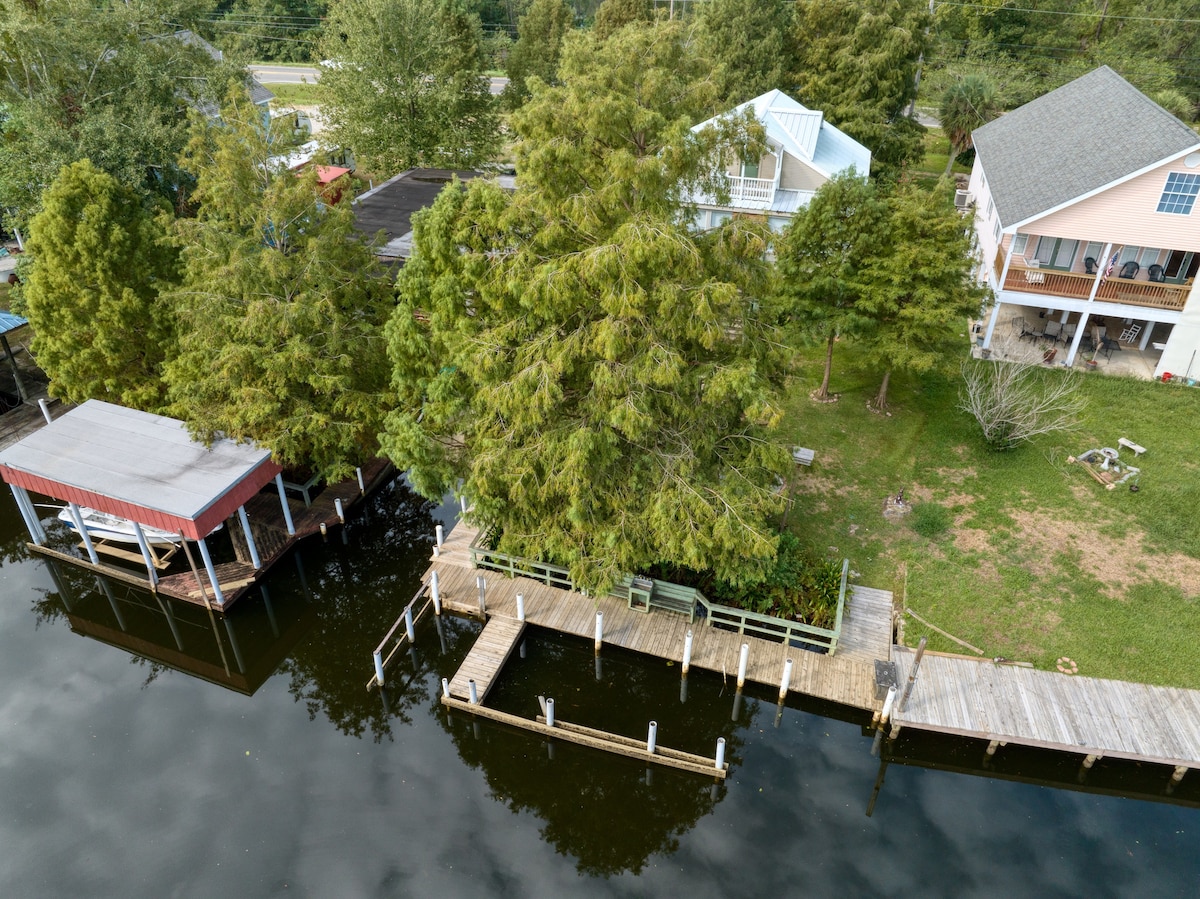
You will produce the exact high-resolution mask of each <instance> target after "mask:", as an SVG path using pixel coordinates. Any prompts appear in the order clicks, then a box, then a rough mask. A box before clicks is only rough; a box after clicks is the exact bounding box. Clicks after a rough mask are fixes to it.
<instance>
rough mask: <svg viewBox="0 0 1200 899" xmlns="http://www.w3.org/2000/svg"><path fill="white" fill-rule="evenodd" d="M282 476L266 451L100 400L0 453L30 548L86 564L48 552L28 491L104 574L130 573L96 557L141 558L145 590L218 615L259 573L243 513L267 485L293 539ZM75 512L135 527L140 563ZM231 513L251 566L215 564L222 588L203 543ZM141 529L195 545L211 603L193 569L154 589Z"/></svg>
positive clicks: (152, 558) (154, 561)
mask: <svg viewBox="0 0 1200 899" xmlns="http://www.w3.org/2000/svg"><path fill="white" fill-rule="evenodd" d="M281 471H282V470H281V468H280V466H279V465H278V464H277V463H275V462H274V461H272V459H271V453H270V451H269V450H266V449H263V448H262V447H259V446H255V445H253V444H248V443H235V442H234V441H232V440H217V441H215V442H214V443H213V444H212V446H205V445H204V444H203V443H201V442H199V441H196V440H194V439H193V438H192V437H191V435H190V434H188V431H187V428H186V426H185V425H184V423H183V422H181V421H178V420H176V419H173V418H166V417H164V416H161V415H152V414H150V413H148V412H140V411H137V410H134V409H126V408H124V407H122V406H116V405H113V404H112V403H105V402H101V401H99V400H88V401H87V402H85V403H83V404H82V405H81V406H78V407H77V408H75V409H72V410H70V411H69V412H66V413H65V414H63V415H62V416H60V417H59V418H57V419H55V420H54V421H52V422H49V423H48V424H47V425H46V426H45V427H43V428H41V429H40V430H38V431H36V432H34V433H33V434H30V435H29V436H27V437H25V438H23V439H22V440H20V441H19V442H17V443H15V444H13V445H12V446H10V447H8V448H7V449H4V450H0V477H2V478H3V479H4V481H5V482H6V483H8V484H9V486H10V487H11V488H12V491H13V495H14V496H15V497H16V500H17V506H18V507H19V509H20V511H21V515H22V517H23V518H24V520H25V524H26V527H27V528H28V529H29V534H30V537H31V538H32V539H33V542H34V548H35V549H37V550H38V551H40V552H43V553H45V554H47V555H52V556H55V557H57V558H62V559H65V560H66V561H71V562H75V563H76V564H87V563H86V562H85V561H84V560H82V559H77V558H75V557H74V556H67V555H66V554H63V553H59V552H58V551H56V550H53V549H50V548H48V547H47V546H46V533H45V531H44V530H43V528H42V525H41V522H40V520H39V517H38V514H37V512H36V510H35V508H34V505H33V502H32V500H31V499H30V496H29V492H30V491H33V492H36V493H40V494H44V495H46V496H49V497H52V498H54V499H57V500H62V501H63V502H65V503H66V504H67V508H68V509H69V510H70V515H71V517H72V520H73V521H75V523H76V525H77V529H78V530H79V532H80V538H81V541H82V545H83V548H84V549H85V550H86V551H87V555H88V559H89V560H90V562H91V565H92V566H94V567H96V568H99V569H102V570H103V571H104V573H106V574H117V575H120V574H124V575H125V577H126V579H127V578H128V577H129V576H130V575H129V573H128V572H125V571H123V570H122V569H118V568H115V567H113V566H109V565H105V564H103V563H101V562H100V559H99V555H98V552H103V553H106V554H109V555H112V556H114V557H116V558H124V559H126V560H140V561H144V562H145V565H146V571H147V574H148V577H149V587H150V589H152V590H159V589H161V590H162V591H163V592H165V593H168V594H169V595H172V596H176V597H177V598H181V599H186V600H189V601H192V602H197V601H202V602H203V604H205V605H211V606H212V607H213V608H217V609H224V608H225V607H226V606H228V605H229V604H230V603H231V602H232V601H233V600H234V599H235V598H236V597H237V596H238V595H240V593H241V592H242V590H243V589H244V588H245V587H246V586H247V585H248V584H249V583H252V582H253V581H254V580H256V579H257V578H258V576H259V574H260V573H261V571H262V570H263V567H264V566H263V561H262V559H261V558H260V556H259V552H258V547H257V546H256V541H255V537H254V531H253V530H252V529H251V526H250V522H249V519H248V516H247V514H246V508H245V506H246V503H247V502H248V501H249V500H250V499H251V498H252V497H254V496H255V495H256V494H257V493H258V492H259V491H260V490H261V489H262V488H263V487H265V486H267V485H268V484H270V483H271V481H275V484H276V487H277V488H278V492H279V499H280V503H281V505H282V509H283V520H284V524H285V526H286V529H287V537H288V538H292V539H294V537H295V534H296V531H295V527H294V525H293V523H292V517H291V512H290V510H289V508H288V504H287V498H286V496H285V494H284V484H283V478H282V476H281ZM80 507H88V508H91V509H95V510H97V511H99V512H104V513H107V514H109V515H113V516H117V517H118V518H123V519H128V520H129V521H131V522H134V528H133V530H134V532H135V535H136V539H137V544H138V548H139V549H140V550H141V553H140V556H139V554H137V553H135V552H131V551H130V550H126V549H121V548H119V547H116V546H113V545H111V542H109V541H106V540H104V539H93V537H92V536H90V535H89V533H88V529H87V527H86V526H85V525H84V520H83V519H82V517H81V513H80ZM235 515H236V516H237V517H238V519H239V521H240V523H241V528H240V530H241V532H242V533H241V536H242V537H243V538H244V540H245V543H246V548H247V549H248V550H249V560H250V565H246V564H244V563H231V565H227V566H220V567H222V568H225V569H227V570H226V572H225V574H226V577H225V585H224V587H223V585H222V578H221V577H219V575H218V571H217V567H218V566H214V565H213V562H212V558H211V556H210V554H209V550H208V546H207V545H206V543H205V537H207V536H208V535H209V534H211V533H212V532H213V531H214V530H216V529H217V528H218V527H219V526H220V525H221V523H222V522H224V521H226V520H227V519H231V518H232V517H233V516H235ZM146 528H155V529H159V530H161V531H168V532H170V533H171V534H179V535H181V536H182V537H183V538H186V539H187V540H193V541H195V542H196V544H197V546H198V548H199V551H200V556H201V558H202V559H203V563H204V568H205V571H206V573H207V575H208V587H209V588H210V589H211V591H212V594H213V599H212V600H211V601H210V599H209V596H208V591H207V590H206V589H205V585H204V583H203V582H202V580H201V579H200V576H199V572H198V570H197V569H196V568H195V567H194V566H193V568H192V571H191V572H190V573H189V574H186V575H169V576H167V577H164V578H163V579H162V581H163V582H162V583H160V579H159V575H158V569H159V568H160V567H163V563H164V560H163V559H160V558H159V557H158V555H157V554H156V553H155V551H154V550H153V549H152V548H151V546H150V542H149V541H148V540H147V538H146V533H145V529H146ZM230 538H231V539H232V540H233V541H234V543H235V549H237V550H238V554H239V556H240V555H241V552H240V547H238V546H237V541H238V535H236V534H233V533H231V534H230ZM180 542H181V543H182V544H183V547H184V551H185V553H186V554H187V556H188V560H189V563H191V562H192V557H191V551H190V549H189V548H188V547H187V544H186V542H185V541H180ZM284 542H290V541H287V540H285V541H284ZM273 555H274V554H273ZM229 575H233V577H229ZM139 580H140V578H139ZM168 581H169V582H170V583H167V582H168ZM196 588H198V590H197V589H196ZM231 588H232V593H231V592H230V589H231Z"/></svg>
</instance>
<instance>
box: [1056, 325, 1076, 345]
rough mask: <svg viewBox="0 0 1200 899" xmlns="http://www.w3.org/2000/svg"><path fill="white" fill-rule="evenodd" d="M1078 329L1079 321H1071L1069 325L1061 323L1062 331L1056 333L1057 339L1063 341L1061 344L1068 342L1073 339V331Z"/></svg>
mask: <svg viewBox="0 0 1200 899" xmlns="http://www.w3.org/2000/svg"><path fill="white" fill-rule="evenodd" d="M1078 330H1079V322H1071V323H1070V324H1069V325H1063V329H1062V333H1061V334H1059V335H1058V339H1059V340H1061V341H1062V342H1063V346H1067V345H1068V344H1070V342H1071V341H1072V340H1074V339H1075V332H1076V331H1078Z"/></svg>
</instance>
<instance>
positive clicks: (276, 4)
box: [216, 0, 329, 90]
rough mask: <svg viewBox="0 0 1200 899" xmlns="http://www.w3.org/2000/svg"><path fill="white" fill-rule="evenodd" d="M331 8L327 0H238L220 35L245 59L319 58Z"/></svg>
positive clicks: (219, 27) (228, 47)
mask: <svg viewBox="0 0 1200 899" xmlns="http://www.w3.org/2000/svg"><path fill="white" fill-rule="evenodd" d="M222 5H224V4H222ZM328 10H329V3H328V2H326V0H234V3H233V5H232V7H231V8H230V9H229V11H228V12H227V13H225V19H224V21H221V22H219V23H217V25H216V33H217V38H216V39H217V40H218V41H219V43H220V45H221V47H222V48H224V49H225V50H226V51H228V52H231V53H234V54H236V55H238V56H240V57H241V58H242V59H253V60H261V61H265V62H308V63H311V62H315V61H316V59H317V57H316V56H315V55H314V54H315V52H316V47H317V43H318V41H319V40H320V36H321V22H322V21H323V20H324V18H325V16H326V14H327V13H328ZM272 90H274V88H272Z"/></svg>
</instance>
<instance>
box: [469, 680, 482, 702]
mask: <svg viewBox="0 0 1200 899" xmlns="http://www.w3.org/2000/svg"><path fill="white" fill-rule="evenodd" d="M467 695H468V696H469V697H470V699H471V705H479V688H478V687H476V686H475V678H471V679H470V680H469V681H467Z"/></svg>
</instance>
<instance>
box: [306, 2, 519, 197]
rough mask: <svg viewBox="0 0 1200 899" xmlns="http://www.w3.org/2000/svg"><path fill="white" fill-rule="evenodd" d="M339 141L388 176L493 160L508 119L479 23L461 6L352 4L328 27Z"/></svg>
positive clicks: (329, 85)
mask: <svg viewBox="0 0 1200 899" xmlns="http://www.w3.org/2000/svg"><path fill="white" fill-rule="evenodd" d="M321 52H322V54H323V57H324V58H326V59H332V60H335V61H336V62H337V65H336V66H334V67H332V68H326V69H325V70H324V71H323V72H322V74H321V87H322V90H323V91H324V95H325V100H324V104H323V110H324V112H325V114H326V116H327V117H328V119H329V131H328V137H329V140H330V141H331V142H332V143H334V144H338V145H341V146H347V147H350V148H351V149H352V150H353V151H354V154H355V156H356V157H357V159H358V161H359V164H360V166H361V167H363V168H365V169H367V170H368V171H373V172H376V173H378V174H380V175H385V174H389V173H392V172H397V171H401V170H403V169H407V168H412V167H413V166H434V167H443V168H470V167H472V166H477V165H479V164H481V163H483V162H486V161H488V160H489V159H491V157H492V155H493V153H494V152H495V150H496V148H497V146H498V143H499V131H498V127H499V126H498V119H497V117H496V112H495V104H494V102H493V98H492V96H491V93H490V87H489V83H488V80H487V79H486V78H485V77H483V63H484V59H483V37H482V31H481V28H480V25H479V19H478V18H477V17H476V16H474V15H473V14H471V13H468V12H467V11H466V9H465V8H464V7H463V6H462V5H461V3H460V2H459V0H343V2H340V3H338V4H336V5H335V6H334V7H333V9H332V11H331V13H330V16H329V19H328V21H327V23H326V26H325V34H324V36H323V38H322V41H321Z"/></svg>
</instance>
